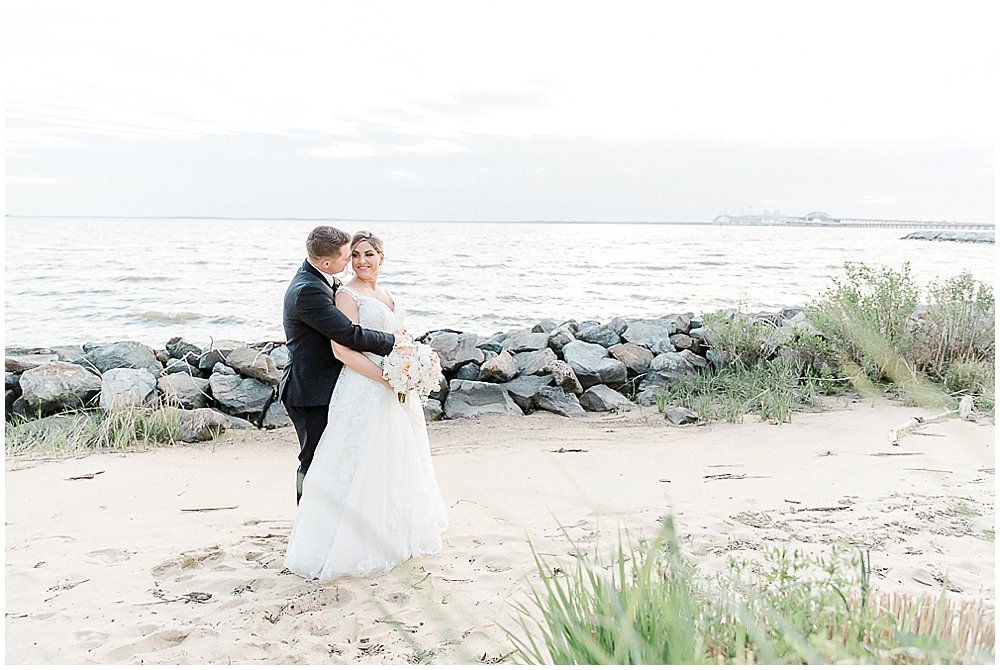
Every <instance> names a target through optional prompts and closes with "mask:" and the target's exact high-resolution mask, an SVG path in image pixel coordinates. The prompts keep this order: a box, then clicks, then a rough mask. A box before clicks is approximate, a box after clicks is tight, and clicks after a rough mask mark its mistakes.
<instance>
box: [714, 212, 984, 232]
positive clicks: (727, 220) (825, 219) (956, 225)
mask: <svg viewBox="0 0 1000 670" xmlns="http://www.w3.org/2000/svg"><path fill="white" fill-rule="evenodd" d="M817 214H820V215H821V218H820V217H813V216H812V215H810V214H807V215H806V216H784V217H780V218H773V217H768V218H764V217H763V216H754V215H742V216H728V215H722V216H717V217H715V220H714V221H713V223H716V224H719V225H723V226H796V227H799V226H802V227H807V228H905V229H907V230H910V229H914V228H929V229H934V230H994V229H995V227H996V226H995V224H993V223H969V222H963V221H913V220H907V219H834V218H833V217H831V216H829V215H828V214H823V213H821V212H820V213H817Z"/></svg>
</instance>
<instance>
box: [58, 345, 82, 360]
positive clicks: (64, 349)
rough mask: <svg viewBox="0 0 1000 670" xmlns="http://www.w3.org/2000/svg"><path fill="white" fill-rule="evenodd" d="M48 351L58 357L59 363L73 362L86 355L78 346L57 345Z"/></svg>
mask: <svg viewBox="0 0 1000 670" xmlns="http://www.w3.org/2000/svg"><path fill="white" fill-rule="evenodd" d="M49 351H51V352H53V353H54V354H55V355H56V356H58V357H59V360H61V361H75V360H76V359H78V358H80V356H83V355H84V354H85V353H87V352H85V351H84V350H83V347H81V346H80V345H79V344H57V345H55V346H54V347H49Z"/></svg>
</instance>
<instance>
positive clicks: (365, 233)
mask: <svg viewBox="0 0 1000 670" xmlns="http://www.w3.org/2000/svg"><path fill="white" fill-rule="evenodd" d="M362 242H367V243H368V244H370V245H372V248H373V249H374V250H375V251H377V252H379V253H380V254H384V253H385V252H384V251H382V240H380V239H379V238H377V237H375V233H373V232H371V231H370V230H359V231H358V232H356V233H354V237H352V238H351V251H354V247H356V246H358V245H359V244H361V243H362Z"/></svg>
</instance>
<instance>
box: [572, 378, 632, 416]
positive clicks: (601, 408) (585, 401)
mask: <svg viewBox="0 0 1000 670" xmlns="http://www.w3.org/2000/svg"><path fill="white" fill-rule="evenodd" d="M580 405H581V406H582V407H583V408H584V409H585V410H587V411H588V412H609V411H611V410H622V409H628V408H629V407H634V406H635V405H634V403H632V401H631V400H629V399H628V398H626V397H625V396H623V395H622V394H621V393H619V392H618V391H615V390H614V389H611V388H608V387H607V386H605V385H604V384H598V385H597V386H591V387H590V388H589V389H587V390H586V391H584V392H583V395H581V396H580Z"/></svg>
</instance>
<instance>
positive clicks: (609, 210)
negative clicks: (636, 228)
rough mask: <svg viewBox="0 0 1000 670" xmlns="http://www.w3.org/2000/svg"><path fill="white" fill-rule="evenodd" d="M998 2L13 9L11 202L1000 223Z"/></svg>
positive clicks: (249, 212)
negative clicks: (997, 216) (821, 215)
mask: <svg viewBox="0 0 1000 670" xmlns="http://www.w3.org/2000/svg"><path fill="white" fill-rule="evenodd" d="M994 4H995V3H994V2H985V1H975V2H963V1H961V0H958V1H954V2H935V3H920V2H913V1H909V2H871V1H870V0H866V1H865V2H855V1H844V0H842V1H839V2H833V3H818V2H800V1H796V2H761V1H754V2H746V1H741V2H720V1H716V2H700V3H698V2H688V1H685V2H669V1H663V2H627V1H622V0H618V1H616V2H603V3H594V2H579V1H574V2H541V1H540V0H535V1H532V2H519V1H511V0H508V1H506V2H490V3H486V2H470V1H462V2H430V1H424V2H412V1H407V2H350V3H348V2H331V1H324V2H294V1H286V2H280V3H279V2H273V1H272V2H255V1H247V0H240V1H238V2H222V1H218V0H214V1H211V2H209V1H206V0H198V1H197V2H190V1H187V0H173V1H171V2H147V1H137V0H127V1H97V0H91V1H86V2H83V1H80V0H74V1H66V2H55V1H48V0H8V1H7V2H5V3H4V8H5V13H6V28H5V32H6V35H5V49H6V62H7V66H6V68H5V69H6V77H5V79H6V122H7V125H6V208H7V213H8V214H11V215H17V214H31V215H41V214H53V215H89V216H183V215H204V216H233V217H330V218H344V219H359V218H360V219H376V220H377V219H418V220H420V219H457V220H553V219H555V220H640V221H643V220H656V221H704V220H710V219H712V218H713V217H715V216H716V215H718V214H720V213H724V212H726V213H730V214H737V213H744V212H753V213H761V212H762V211H764V210H768V211H773V210H775V209H778V210H780V211H781V212H783V213H785V214H804V213H806V212H808V211H811V210H824V211H827V212H829V213H831V214H833V215H834V216H843V217H880V218H912V219H948V220H957V221H993V219H994V185H995V178H994V172H995V156H994V152H995V150H994V146H995V140H996V129H997V124H996V119H997V118H998V117H1000V110H998V106H997V85H996V81H997V74H998V73H997V67H996V66H997V62H996V46H995V45H996V22H995V20H996V12H995V10H993V9H992V6H993V5H994Z"/></svg>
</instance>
